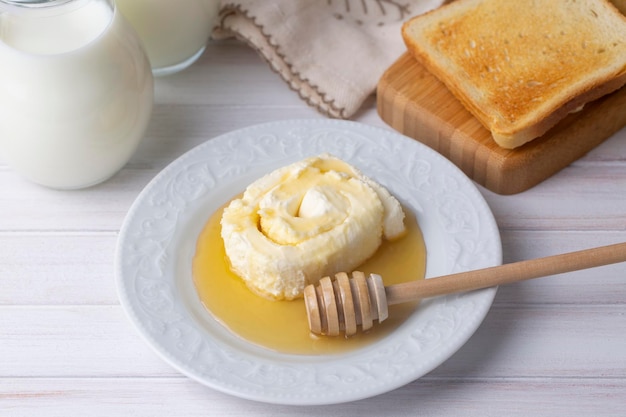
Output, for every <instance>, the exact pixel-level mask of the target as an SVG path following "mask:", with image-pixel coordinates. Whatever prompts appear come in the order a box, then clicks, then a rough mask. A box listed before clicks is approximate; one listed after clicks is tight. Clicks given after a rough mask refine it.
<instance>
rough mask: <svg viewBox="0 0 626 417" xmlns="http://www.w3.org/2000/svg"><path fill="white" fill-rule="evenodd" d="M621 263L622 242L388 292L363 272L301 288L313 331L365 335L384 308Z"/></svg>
mask: <svg viewBox="0 0 626 417" xmlns="http://www.w3.org/2000/svg"><path fill="white" fill-rule="evenodd" d="M624 261H626V242H625V243H618V244H614V245H608V246H600V247H597V248H592V249H585V250H581V251H576V252H570V253H564V254H561V255H553V256H548V257H545V258H538V259H532V260H527V261H520V262H514V263H510V264H505V265H500V266H495V267H491V268H485V269H478V270H474V271H468V272H461V273H456V274H452V275H446V276H442V277H438V278H431V279H424V280H418V281H411V282H407V283H403V284H397V285H390V286H388V287H385V286H384V285H383V281H382V278H381V276H380V275H376V274H370V275H369V276H368V277H366V276H365V274H364V273H363V272H358V271H355V272H353V273H352V278H349V277H348V274H347V273H345V272H340V273H338V274H336V275H335V280H332V279H331V278H330V277H324V278H322V279H321V280H320V281H319V284H318V285H317V286H315V285H308V286H307V287H305V288H304V301H305V305H306V311H307V316H308V321H309V329H310V330H311V332H313V333H314V334H318V335H326V336H338V335H340V334H341V333H342V332H344V333H345V335H346V336H352V335H354V334H356V333H357V329H358V326H361V329H362V330H363V331H365V330H369V329H370V328H371V327H372V326H373V323H374V321H375V320H378V322H382V321H383V320H385V319H386V318H387V317H388V309H387V306H388V305H393V304H400V303H405V302H408V301H416V300H421V299H424V298H429V297H434V296H439V295H445V294H452V293H456V292H462V291H470V290H478V289H482V288H488V287H493V286H497V285H503V284H509V283H512V282H517V281H524V280H528V279H532V278H539V277H545V276H549V275H555V274H561V273H565V272H571V271H578V270H581V269H588V268H593V267H597V266H602V265H609V264H613V263H618V262H624Z"/></svg>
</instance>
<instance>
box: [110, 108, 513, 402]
mask: <svg viewBox="0 0 626 417" xmlns="http://www.w3.org/2000/svg"><path fill="white" fill-rule="evenodd" d="M324 152H329V153H331V154H333V155H335V156H338V157H340V158H342V159H344V160H346V161H347V162H349V163H352V164H354V165H355V166H356V167H358V168H360V169H361V170H362V171H363V172H364V173H365V174H366V175H369V176H370V177H372V178H374V179H375V180H376V181H378V182H380V183H382V184H383V185H385V186H386V187H387V188H388V189H389V190H390V191H391V192H392V193H393V194H394V195H395V196H396V197H397V198H398V199H399V200H400V201H401V202H402V203H403V204H404V205H405V206H406V207H409V208H410V209H412V210H413V211H414V212H415V214H416V216H417V219H418V222H419V224H420V226H421V228H422V232H423V235H424V239H425V243H426V248H427V269H426V274H427V276H428V277H432V276H437V275H444V274H448V273H453V272H458V271H462V270H468V269H476V268H482V267H487V266H493V265H497V264H500V263H501V244H500V236H499V233H498V228H497V226H496V223H495V221H494V219H493V216H492V214H491V211H490V210H489V207H488V206H487V204H486V203H485V201H484V199H483V198H482V196H481V194H480V193H479V192H478V190H477V189H476V187H475V186H474V185H473V183H472V182H471V181H470V180H469V179H468V178H467V177H466V176H465V175H464V174H463V173H462V172H461V171H460V170H458V169H457V168H456V167H455V166H454V165H453V164H452V163H450V162H449V161H448V160H446V159H444V158H443V157H442V156H440V155H439V154H437V153H436V152H434V151H432V150H431V149H430V148H427V147H426V146H424V145H422V144H420V143H419V142H417V141H414V140H412V139H409V138H407V137H404V136H401V135H399V134H397V133H394V132H392V131H389V130H385V129H381V128H375V127H371V126H367V125H363V124H359V123H355V122H349V121H338V120H329V119H313V120H292V121H284V122H275V123H268V124H262V125H257V126H253V127H250V128H246V129H242V130H238V131H234V132H232V133H228V134H225V135H222V136H219V137H217V138H214V139H211V140H209V141H207V142H206V143H204V144H202V145H200V146H198V147H197V148H195V149H193V150H191V151H189V152H188V153H186V154H185V155H183V156H182V157H180V158H179V159H177V160H176V161H174V162H173V163H172V164H170V165H169V166H168V167H167V168H166V169H164V170H163V171H162V172H161V173H160V174H158V175H157V176H156V177H155V178H154V179H153V180H152V181H151V182H150V184H148V186H147V187H146V188H145V189H144V190H143V191H142V192H141V194H140V195H139V197H138V198H137V200H136V201H135V203H134V204H133V206H132V207H131V209H130V211H129V213H128V215H127V218H126V220H125V222H124V225H123V227H122V230H121V232H120V235H119V241H118V247H117V254H116V255H117V256H116V274H117V285H118V291H119V297H120V301H121V303H122V306H123V307H124V309H125V310H126V312H127V314H128V316H129V317H130V320H131V321H132V322H133V323H134V324H135V326H136V327H137V329H138V330H139V332H140V333H141V334H142V335H143V336H144V337H145V339H146V340H147V342H148V343H149V344H150V345H151V346H152V347H153V348H154V349H155V350H156V351H157V352H158V353H159V354H160V355H161V356H162V357H163V358H164V359H165V361H167V362H168V363H170V364H171V365H172V366H174V367H175V368H176V369H178V370H179V371H180V372H182V373H183V374H185V375H187V376H189V377H191V378H193V379H195V380H197V381H199V382H200V383H202V384H205V385H207V386H209V387H212V388H214V389H217V390H219V391H222V392H226V393H229V394H232V395H235V396H238V397H242V398H247V399H252V400H257V401H263V402H268V403H280V404H299V405H313V404H316V405H317V404H332V403H340V402H347V401H353V400H358V399H362V398H366V397H371V396H374V395H377V394H381V393H384V392H387V391H390V390H393V389H395V388H397V387H400V386H402V385H404V384H407V383H408V382H411V381H413V380H415V379H417V378H419V377H421V376H423V375H424V374H426V373H428V372H429V371H431V370H432V369H434V368H435V367H437V366H438V365H440V364H441V363H442V362H443V361H445V360H446V359H448V358H449V357H450V356H451V355H452V354H453V353H454V352H456V351H457V350H458V349H459V348H460V347H461V346H462V345H463V344H464V343H465V342H466V341H467V340H468V339H469V338H470V336H471V335H472V334H473V333H474V331H475V330H476V329H477V328H478V326H479V325H480V323H481V322H482V320H483V318H484V317H485V315H486V314H487V311H488V310H489V308H490V306H491V303H492V300H493V297H494V296H495V292H496V290H495V289H487V290H481V291H475V292H471V293H467V294H461V295H450V296H445V297H439V298H436V299H431V300H427V301H425V302H423V303H422V304H421V306H420V308H419V309H417V311H416V312H415V313H414V314H413V315H412V316H411V317H410V318H409V319H408V320H407V321H406V323H404V324H403V325H402V326H400V328H399V329H397V330H396V331H395V332H393V333H392V334H391V335H390V336H388V337H386V338H384V339H382V340H381V341H379V342H377V343H375V344H373V345H370V346H368V347H365V348H362V349H360V350H357V351H353V352H350V353H345V354H337V355H328V356H301V355H286V354H281V353H278V352H274V351H270V350H268V349H264V348H261V347H258V346H255V345H252V344H250V343H247V342H245V341H243V340H241V339H240V338H238V337H236V336H234V335H233V334H231V333H230V332H229V331H228V330H226V329H225V328H223V327H222V326H221V325H220V324H219V323H217V322H216V321H215V320H214V319H213V318H212V317H211V315H210V314H208V313H207V312H206V311H205V309H204V308H203V307H202V305H201V304H200V302H199V300H198V298H197V296H196V293H195V291H194V288H193V283H192V277H191V263H192V262H191V261H192V257H193V254H194V250H195V245H196V240H197V237H198V234H199V232H200V231H201V229H202V227H203V225H204V223H205V221H206V220H207V219H208V217H209V216H210V215H211V213H213V212H214V211H215V210H216V209H218V208H219V207H220V206H221V205H223V204H224V203H225V202H227V201H228V200H229V199H231V198H232V197H233V196H234V195H236V194H237V193H239V192H241V191H243V189H244V188H245V187H246V186H247V185H248V184H249V183H251V182H252V181H254V180H255V179H257V178H259V177H260V176H262V175H264V174H266V173H268V172H270V171H272V170H274V169H276V168H278V167H281V166H284V165H287V164H289V163H291V162H294V161H297V160H300V159H303V158H305V157H308V156H314V155H318V154H320V153H324Z"/></svg>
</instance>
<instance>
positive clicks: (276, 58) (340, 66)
mask: <svg viewBox="0 0 626 417" xmlns="http://www.w3.org/2000/svg"><path fill="white" fill-rule="evenodd" d="M443 2H444V1H443V0H413V1H411V0H398V1H394V0H387V1H385V0H234V1H229V0H223V1H222V9H221V13H220V22H219V25H218V27H217V28H216V29H215V31H214V32H213V37H214V38H215V39H223V38H227V37H232V36H235V37H237V38H239V39H242V40H244V41H245V42H247V43H248V44H249V45H250V46H251V47H253V48H254V49H255V50H256V51H257V52H258V53H259V54H260V55H261V56H262V57H263V58H264V59H265V60H266V61H267V62H268V63H269V64H270V66H271V67H272V69H274V70H275V71H276V72H277V73H279V74H280V75H281V77H282V78H283V79H284V80H285V81H286V82H287V83H288V84H289V86H290V87H291V88H292V89H294V90H295V91H297V92H298V94H299V95H300V97H302V99H304V100H306V101H307V102H308V103H309V104H310V105H312V106H314V107H316V108H317V109H318V110H319V111H320V112H322V113H324V114H326V115H329V116H331V117H336V118H350V117H351V116H352V115H354V113H355V112H356V111H357V110H358V109H359V108H360V107H361V105H362V104H363V102H364V101H365V100H366V99H367V97H368V96H369V95H371V94H372V93H374V92H375V90H376V84H377V83H378V80H379V78H380V77H381V76H382V74H383V72H384V71H385V70H386V69H387V68H388V67H389V66H390V65H391V64H392V63H393V62H394V61H395V60H396V59H397V58H398V57H399V56H400V55H401V54H402V52H403V51H404V50H405V46H404V42H403V41H402V36H401V34H400V29H401V26H402V22H404V21H405V20H407V19H408V18H410V17H412V16H414V15H417V14H421V13H424V12H426V11H427V10H430V9H433V8H435V7H438V6H440V5H441V4H442V3H443Z"/></svg>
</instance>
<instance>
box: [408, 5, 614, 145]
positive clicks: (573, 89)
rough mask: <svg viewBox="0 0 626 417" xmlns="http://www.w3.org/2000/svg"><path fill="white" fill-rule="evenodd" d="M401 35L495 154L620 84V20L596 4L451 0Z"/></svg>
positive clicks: (610, 8)
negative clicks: (488, 136) (487, 134)
mask: <svg viewBox="0 0 626 417" xmlns="http://www.w3.org/2000/svg"><path fill="white" fill-rule="evenodd" d="M402 36H403V39H404V41H405V43H406V45H407V48H408V50H409V51H410V52H411V53H412V55H413V56H414V57H415V58H416V59H417V60H418V61H419V62H421V63H422V64H423V65H424V66H425V67H426V68H427V69H428V70H429V71H430V72H431V73H432V74H433V75H435V76H436V77H437V78H438V79H439V80H441V81H442V82H443V83H444V84H445V85H446V86H447V87H448V88H449V89H450V91H451V92H452V93H453V94H454V95H455V96H456V97H457V98H458V99H459V100H460V101H461V102H462V103H463V105H464V106H465V107H466V108H467V109H468V110H469V111H470V112H471V113H472V114H473V115H474V116H475V117H476V118H477V119H478V120H479V121H480V122H481V123H482V124H483V125H484V126H485V127H486V128H487V129H489V130H490V131H491V133H492V136H493V138H494V140H495V141H496V143H498V144H499V145H500V146H502V147H503V148H509V149H512V148H516V147H518V146H521V145H522V144H524V143H526V142H528V141H531V140H532V139H535V138H537V137H539V136H541V135H543V134H544V133H545V132H546V131H547V130H548V129H550V128H551V127H552V126H554V125H555V124H556V123H557V122H558V121H559V120H561V119H563V118H564V117H565V116H567V115H568V114H569V113H571V112H574V111H577V110H579V109H580V108H582V106H584V104H585V103H588V102H590V101H592V100H595V99H597V98H599V97H601V96H604V95H606V94H608V93H610V92H612V91H615V90H617V89H619V88H620V87H621V86H623V85H624V84H626V17H624V16H623V15H622V14H621V13H619V12H618V11H617V9H616V8H615V7H614V6H613V5H612V4H610V3H609V2H608V1H605V0H517V1H501V0H456V1H454V2H452V3H449V4H446V5H444V6H442V7H440V8H439V9H435V10H433V11H431V12H429V13H426V14H423V15H420V16H417V17H414V18H412V19H410V20H409V21H407V22H406V23H405V24H404V26H403V28H402ZM625 111H626V109H625Z"/></svg>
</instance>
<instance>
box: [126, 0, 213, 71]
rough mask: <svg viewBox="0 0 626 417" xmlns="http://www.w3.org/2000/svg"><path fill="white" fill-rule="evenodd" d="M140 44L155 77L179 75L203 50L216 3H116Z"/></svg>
mask: <svg viewBox="0 0 626 417" xmlns="http://www.w3.org/2000/svg"><path fill="white" fill-rule="evenodd" d="M116 3H117V5H118V7H119V8H120V10H121V11H122V14H124V16H126V18H127V19H128V20H129V21H130V22H131V24H132V25H133V27H134V28H135V29H136V30H137V33H138V34H139V37H140V38H141V40H142V41H143V44H144V47H145V49H146V52H147V54H148V58H149V59H150V63H151V65H152V69H153V72H154V74H155V75H167V74H171V73H174V72H178V71H181V70H183V69H185V68H187V67H188V66H189V65H191V64H192V63H193V62H195V61H196V60H197V59H198V58H199V57H200V55H202V52H203V51H204V49H205V46H206V43H207V41H208V39H209V36H210V33H211V29H212V28H213V26H214V24H215V20H216V17H217V13H218V10H219V0H177V1H173V0H117V2H116Z"/></svg>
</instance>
